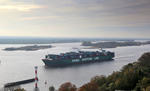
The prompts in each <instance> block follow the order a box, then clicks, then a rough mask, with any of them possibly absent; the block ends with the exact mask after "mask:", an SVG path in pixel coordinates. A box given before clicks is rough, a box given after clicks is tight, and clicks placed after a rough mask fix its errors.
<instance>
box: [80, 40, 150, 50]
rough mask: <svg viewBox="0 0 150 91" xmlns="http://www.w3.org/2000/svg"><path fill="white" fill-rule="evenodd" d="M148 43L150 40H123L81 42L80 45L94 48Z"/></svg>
mask: <svg viewBox="0 0 150 91" xmlns="http://www.w3.org/2000/svg"><path fill="white" fill-rule="evenodd" d="M147 44H150V41H147V42H134V41H125V42H97V43H92V42H82V44H81V45H82V46H89V48H86V49H94V48H116V47H124V46H140V45H147Z"/></svg>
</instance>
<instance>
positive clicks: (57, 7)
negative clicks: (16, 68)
mask: <svg viewBox="0 0 150 91" xmlns="http://www.w3.org/2000/svg"><path fill="white" fill-rule="evenodd" d="M0 36H33V37H34V36H35V37H107V38H110V37H113V38H117V37H119V38H150V0H0Z"/></svg>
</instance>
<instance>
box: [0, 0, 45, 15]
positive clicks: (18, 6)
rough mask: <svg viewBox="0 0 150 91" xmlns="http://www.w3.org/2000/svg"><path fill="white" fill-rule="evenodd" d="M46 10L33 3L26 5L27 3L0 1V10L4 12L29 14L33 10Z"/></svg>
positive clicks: (8, 0) (10, 0)
mask: <svg viewBox="0 0 150 91" xmlns="http://www.w3.org/2000/svg"><path fill="white" fill-rule="evenodd" d="M40 8H44V7H43V6H41V5H37V4H32V3H25V2H15V1H12V0H2V1H0V10H4V11H7V10H8V11H14V10H15V11H22V12H29V11H31V10H33V9H40Z"/></svg>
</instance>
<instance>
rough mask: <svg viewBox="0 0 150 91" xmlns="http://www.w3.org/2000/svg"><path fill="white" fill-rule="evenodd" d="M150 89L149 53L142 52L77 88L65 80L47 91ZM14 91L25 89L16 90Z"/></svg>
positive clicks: (148, 90)
mask: <svg viewBox="0 0 150 91" xmlns="http://www.w3.org/2000/svg"><path fill="white" fill-rule="evenodd" d="M115 90H128V91H150V53H145V54H143V55H142V56H141V57H140V58H139V59H138V61H137V62H134V63H130V64H128V65H125V66H124V67H123V68H122V69H121V70H120V71H117V72H113V73H112V74H111V75H109V76H107V77H106V76H103V75H102V76H95V77H93V78H91V81H90V82H89V83H86V84H84V85H82V86H81V87H79V88H77V87H76V86H75V85H74V84H72V83H70V82H66V83H64V84H62V85H61V86H60V87H59V89H58V90H55V88H54V87H53V86H51V87H50V88H49V91H115ZM16 91H25V90H24V89H22V90H16Z"/></svg>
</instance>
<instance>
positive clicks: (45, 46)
mask: <svg viewBox="0 0 150 91" xmlns="http://www.w3.org/2000/svg"><path fill="white" fill-rule="evenodd" d="M51 47H52V46H51V45H33V46H23V47H9V48H5V49H4V50H5V51H17V50H23V51H36V50H40V49H48V48H51Z"/></svg>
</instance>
